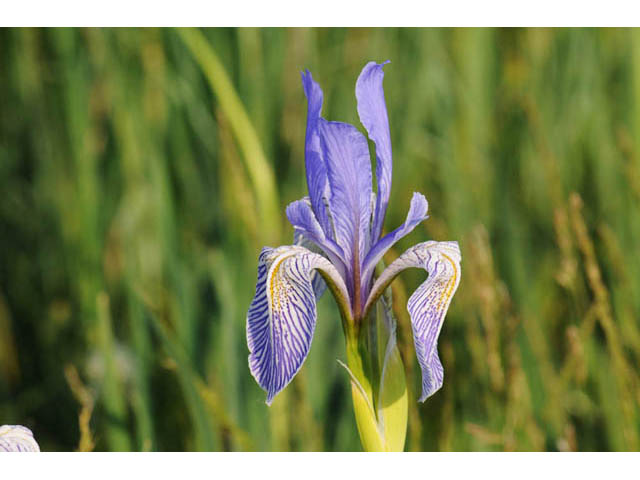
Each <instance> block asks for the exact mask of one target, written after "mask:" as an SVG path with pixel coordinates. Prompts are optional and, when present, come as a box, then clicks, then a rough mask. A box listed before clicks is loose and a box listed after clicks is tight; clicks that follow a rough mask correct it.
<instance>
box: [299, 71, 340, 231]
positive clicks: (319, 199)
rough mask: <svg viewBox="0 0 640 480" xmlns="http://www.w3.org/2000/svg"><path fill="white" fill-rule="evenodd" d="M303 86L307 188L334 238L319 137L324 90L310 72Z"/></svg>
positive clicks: (320, 219)
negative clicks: (305, 115) (325, 199)
mask: <svg viewBox="0 0 640 480" xmlns="http://www.w3.org/2000/svg"><path fill="white" fill-rule="evenodd" d="M302 86H303V88H304V94H305V95H306V97H307V133H306V135H305V146H304V157H305V168H306V173H307V188H308V190H309V197H310V198H311V205H312V207H313V211H314V212H315V214H316V218H317V219H318V222H319V223H320V227H321V228H322V230H323V231H324V233H325V235H327V236H329V237H333V232H332V229H331V224H330V222H329V218H328V216H327V211H326V208H325V203H324V198H325V197H326V196H327V167H326V165H325V161H324V159H323V158H322V148H321V146H320V138H319V136H318V122H319V120H320V113H321V111H322V98H323V96H322V89H321V88H320V85H318V84H317V83H316V82H315V81H314V80H313V77H312V76H311V73H310V72H309V71H308V70H307V71H306V72H305V73H302Z"/></svg>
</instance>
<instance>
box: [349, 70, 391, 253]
mask: <svg viewBox="0 0 640 480" xmlns="http://www.w3.org/2000/svg"><path fill="white" fill-rule="evenodd" d="M387 63H389V61H388V60H387V61H386V62H384V63H380V64H378V63H376V62H369V63H367V64H366V65H365V67H364V68H363V69H362V72H361V73H360V76H359V77H358V81H357V82H356V99H357V100H358V115H359V116H360V121H361V122H362V124H363V125H364V127H365V128H366V129H367V133H368V134H369V138H370V139H371V140H373V142H374V143H375V144H376V178H377V181H378V193H377V200H376V210H375V212H374V215H373V226H372V229H371V238H372V240H371V242H372V243H375V242H376V241H377V240H378V239H379V238H380V235H381V233H382V225H383V223H384V217H385V213H386V211H387V205H388V203H389V193H390V192H391V172H392V155H391V136H390V134H389V118H388V116H387V107H386V105H385V101H384V90H383V88H382V80H383V78H384V71H383V70H382V67H383V66H384V65H386V64H387Z"/></svg>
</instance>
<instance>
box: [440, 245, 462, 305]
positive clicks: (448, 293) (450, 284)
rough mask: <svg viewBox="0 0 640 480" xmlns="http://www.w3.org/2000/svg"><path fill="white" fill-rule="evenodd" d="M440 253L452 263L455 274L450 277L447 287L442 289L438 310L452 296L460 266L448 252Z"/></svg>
mask: <svg viewBox="0 0 640 480" xmlns="http://www.w3.org/2000/svg"><path fill="white" fill-rule="evenodd" d="M440 255H442V256H443V257H444V258H446V259H447V260H449V263H451V266H452V267H453V275H452V276H451V278H450V279H449V282H448V283H447V286H446V287H445V289H444V290H443V291H442V294H441V295H440V299H439V301H438V306H437V309H438V310H440V306H441V305H442V304H443V302H444V303H446V302H447V301H449V299H450V298H451V297H452V295H453V287H454V285H455V284H456V281H457V279H458V268H457V267H456V263H455V262H454V261H453V259H452V258H451V257H449V255H447V254H446V253H442V252H440Z"/></svg>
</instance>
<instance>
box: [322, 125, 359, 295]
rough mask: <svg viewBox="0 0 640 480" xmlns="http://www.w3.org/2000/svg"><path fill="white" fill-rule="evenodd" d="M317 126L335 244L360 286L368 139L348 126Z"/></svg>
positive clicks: (351, 275) (351, 277)
mask: <svg viewBox="0 0 640 480" xmlns="http://www.w3.org/2000/svg"><path fill="white" fill-rule="evenodd" d="M318 127H319V128H318V131H319V133H320V142H321V145H322V150H323V153H324V159H325V161H326V164H327V173H328V180H329V188H330V189H331V197H330V198H329V210H330V212H331V217H332V218H333V224H334V228H335V233H336V242H337V243H338V244H339V245H340V246H341V247H342V250H343V251H344V253H345V257H346V258H345V260H346V262H347V267H348V268H349V269H350V271H349V274H350V275H349V279H350V283H351V282H353V285H359V283H360V278H359V270H360V267H361V265H362V260H363V259H364V256H365V255H366V250H367V248H368V246H369V225H370V220H371V159H370V157H369V148H368V145H367V139H366V138H365V137H364V135H363V134H362V133H360V132H359V131H358V130H357V129H356V128H355V127H354V126H353V125H349V124H347V123H340V122H327V121H326V120H321V121H320V123H319V125H318Z"/></svg>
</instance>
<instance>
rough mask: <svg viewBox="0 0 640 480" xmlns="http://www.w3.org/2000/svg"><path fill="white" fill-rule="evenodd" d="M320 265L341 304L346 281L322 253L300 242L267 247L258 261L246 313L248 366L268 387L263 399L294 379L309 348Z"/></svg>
mask: <svg viewBox="0 0 640 480" xmlns="http://www.w3.org/2000/svg"><path fill="white" fill-rule="evenodd" d="M314 270H318V271H319V272H320V273H321V274H322V275H323V278H324V280H325V281H326V282H327V284H328V285H329V287H330V288H331V291H332V293H333V294H334V296H336V300H337V301H338V303H339V304H341V305H343V306H344V305H347V306H348V305H349V297H348V294H347V290H346V287H345V285H344V282H343V280H342V278H341V277H340V275H339V274H338V272H337V271H336V269H335V268H334V267H333V265H332V264H331V263H330V262H329V261H328V260H327V259H326V258H324V257H323V256H321V255H318V254H316V253H313V252H311V251H309V250H307V249H306V248H303V247H299V246H284V247H278V248H269V247H265V248H263V249H262V252H261V253H260V258H259V260H258V280H257V283H256V293H255V296H254V298H253V302H252V303H251V306H250V307H249V312H248V314H247V343H248V345H249V351H250V352H251V353H250V354H249V369H250V370H251V374H252V375H253V376H254V378H255V379H256V381H257V382H258V384H259V385H260V386H261V387H262V388H263V389H264V390H265V391H266V392H267V404H268V405H270V404H271V402H272V400H273V397H274V396H275V395H276V394H277V393H278V392H280V391H281V390H282V389H283V388H284V387H286V386H287V384H288V383H289V382H290V381H291V380H292V379H293V377H294V376H295V374H296V373H297V372H298V370H299V369H300V367H301V366H302V364H303V363H304V360H305V359H306V357H307V354H308V353H309V348H310V347H311V339H312V337H313V332H314V330H315V326H316V296H315V292H314V290H313V285H312V281H313V277H312V272H313V271H314Z"/></svg>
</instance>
